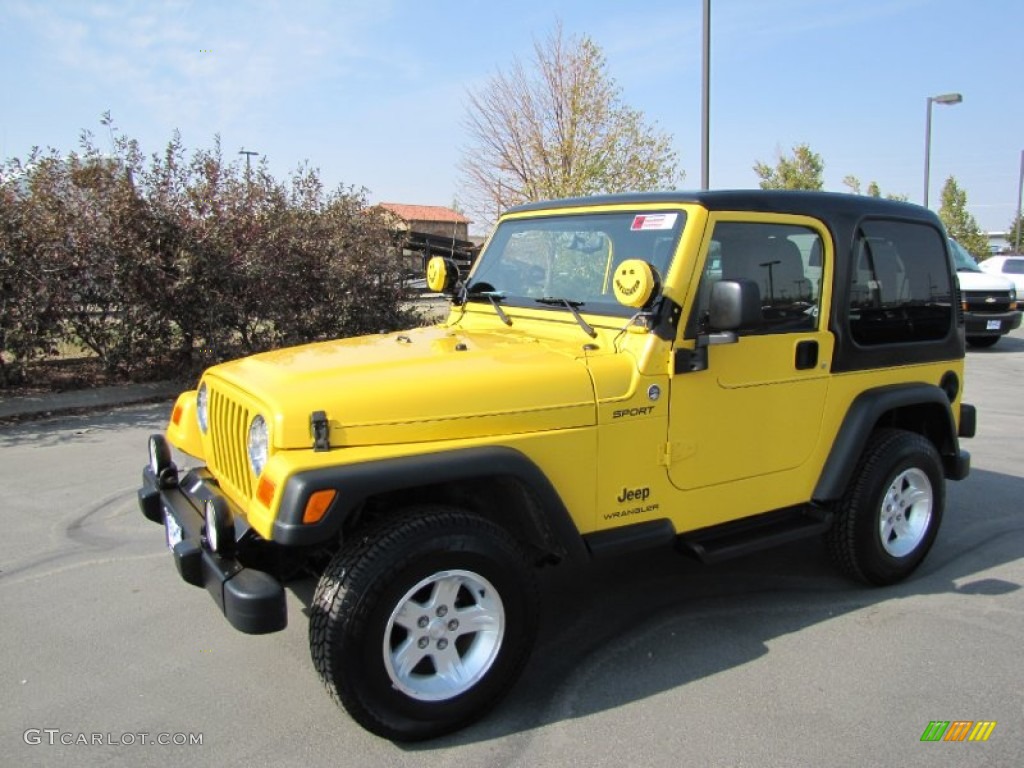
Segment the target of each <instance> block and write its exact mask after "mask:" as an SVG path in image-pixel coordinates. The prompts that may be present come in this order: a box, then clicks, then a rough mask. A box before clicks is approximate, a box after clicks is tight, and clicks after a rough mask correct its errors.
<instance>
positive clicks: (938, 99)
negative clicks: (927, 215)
mask: <svg viewBox="0 0 1024 768" xmlns="http://www.w3.org/2000/svg"><path fill="white" fill-rule="evenodd" d="M963 100H964V97H963V96H961V95H960V94H959V93H943V94H942V95H941V96H929V97H928V111H927V117H926V118H925V123H924V207H925V208H927V207H928V183H929V181H930V179H929V174H930V173H931V167H930V166H931V162H932V104H959V103H960V102H961V101H963Z"/></svg>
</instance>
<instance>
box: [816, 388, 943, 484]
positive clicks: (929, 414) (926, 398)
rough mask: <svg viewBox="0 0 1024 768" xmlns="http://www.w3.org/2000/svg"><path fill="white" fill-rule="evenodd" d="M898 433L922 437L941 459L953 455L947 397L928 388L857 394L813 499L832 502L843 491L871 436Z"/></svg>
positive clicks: (938, 391)
mask: <svg viewBox="0 0 1024 768" xmlns="http://www.w3.org/2000/svg"><path fill="white" fill-rule="evenodd" d="M887 428H892V429H901V430H905V431H908V432H914V433H916V434H919V435H921V436H922V437H925V438H927V439H928V440H929V441H930V442H931V443H932V444H933V445H934V446H935V449H936V451H938V453H939V455H940V456H942V457H943V458H944V459H946V458H952V457H955V456H957V454H958V451H959V442H958V440H957V430H956V422H955V421H954V419H953V411H952V407H951V405H950V401H949V397H948V396H947V395H946V393H945V392H944V391H943V389H942V388H941V387H939V386H936V385H933V384H899V385H893V386H887V387H880V388H878V389H873V390H868V391H866V392H862V393H861V394H860V395H858V396H857V397H856V398H855V399H854V401H853V403H852V404H851V405H850V409H849V410H848V411H847V413H846V417H845V418H844V419H843V423H842V425H841V426H840V428H839V432H838V434H837V435H836V437H835V440H834V441H833V443H832V451H831V452H830V453H829V457H828V459H827V461H826V462H825V466H824V468H823V469H822V472H821V475H820V476H819V478H818V483H817V485H816V486H815V489H814V495H813V499H814V501H815V502H818V503H827V502H832V501H836V500H838V499H839V498H841V497H842V495H843V493H844V492H845V491H846V489H847V487H848V485H849V483H850V480H851V478H852V477H853V475H854V471H855V469H856V467H857V465H858V462H859V461H860V458H861V456H862V455H863V454H864V451H865V449H866V448H867V446H868V443H869V441H870V440H871V438H872V435H873V434H875V433H876V432H877V431H878V430H880V429H887Z"/></svg>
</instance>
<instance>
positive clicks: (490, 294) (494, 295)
mask: <svg viewBox="0 0 1024 768" xmlns="http://www.w3.org/2000/svg"><path fill="white" fill-rule="evenodd" d="M480 297H482V298H485V299H487V300H488V301H490V302H491V306H492V307H494V311H495V312H497V313H498V317H500V318H501V322H503V323H504V324H505V325H512V320H511V319H510V318H509V316H508V315H506V314H505V310H503V309H502V308H501V304H499V303H498V302H499V301H503V300H504V298H505V295H504V294H503V293H500V292H499V291H469V292H467V293H466V298H467V299H476V298H480Z"/></svg>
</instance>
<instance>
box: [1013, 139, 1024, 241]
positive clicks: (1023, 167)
mask: <svg viewBox="0 0 1024 768" xmlns="http://www.w3.org/2000/svg"><path fill="white" fill-rule="evenodd" d="M1022 196H1024V149H1022V150H1021V151H1020V176H1019V177H1018V178H1017V238H1016V239H1017V242H1016V244H1015V245H1014V247H1013V252H1014V253H1020V252H1021V251H1020V231H1021V230H1022V229H1024V221H1021V219H1020V205H1021V197H1022Z"/></svg>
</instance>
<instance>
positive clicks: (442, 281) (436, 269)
mask: <svg viewBox="0 0 1024 768" xmlns="http://www.w3.org/2000/svg"><path fill="white" fill-rule="evenodd" d="M458 282H459V267H458V265H456V263H455V262H454V261H453V260H452V259H449V258H447V257H445V256H434V257H433V258H432V259H431V260H430V261H428V262H427V287H428V288H429V289H430V290H432V291H434V292H435V293H452V292H453V291H454V290H455V285H456V283H458Z"/></svg>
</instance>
